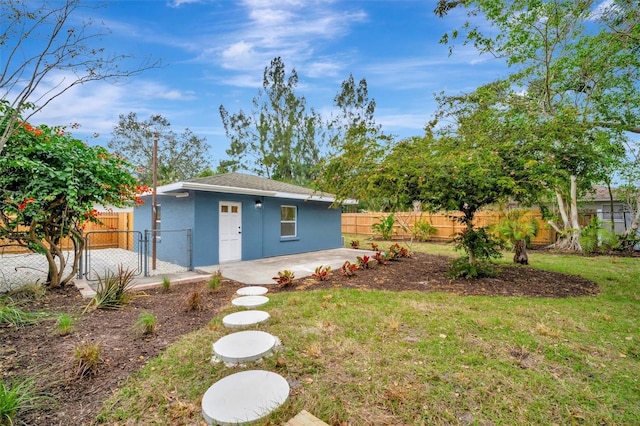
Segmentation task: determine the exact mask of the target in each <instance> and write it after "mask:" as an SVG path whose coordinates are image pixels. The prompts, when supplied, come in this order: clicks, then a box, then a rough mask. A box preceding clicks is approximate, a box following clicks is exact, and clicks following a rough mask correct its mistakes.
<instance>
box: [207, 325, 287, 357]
mask: <svg viewBox="0 0 640 426" xmlns="http://www.w3.org/2000/svg"><path fill="white" fill-rule="evenodd" d="M276 343H277V339H276V338H275V336H272V335H271V334H269V333H265V332H264V331H256V330H248V331H238V332H237V333H231V334H228V335H226V336H224V337H221V338H220V339H218V341H217V342H215V343H214V344H213V353H214V355H215V356H217V357H218V358H219V359H220V360H222V361H224V362H226V363H229V364H239V363H241V362H248V361H255V360H257V359H260V358H262V357H263V356H265V355H268V354H269V353H270V352H271V350H272V349H273V348H274V346H275V345H276Z"/></svg>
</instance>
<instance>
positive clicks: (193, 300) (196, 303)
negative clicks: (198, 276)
mask: <svg viewBox="0 0 640 426" xmlns="http://www.w3.org/2000/svg"><path fill="white" fill-rule="evenodd" d="M203 307H204V302H203V301H202V295H201V294H200V292H199V291H198V290H193V291H192V292H191V293H189V296H187V300H186V303H185V309H184V310H185V311H186V312H192V311H200V310H202V308H203Z"/></svg>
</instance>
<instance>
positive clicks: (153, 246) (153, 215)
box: [151, 133, 158, 271]
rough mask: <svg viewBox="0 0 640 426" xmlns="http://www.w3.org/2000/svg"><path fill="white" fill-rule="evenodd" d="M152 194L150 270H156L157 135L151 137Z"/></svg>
mask: <svg viewBox="0 0 640 426" xmlns="http://www.w3.org/2000/svg"><path fill="white" fill-rule="evenodd" d="M152 167H153V193H152V194H151V204H152V206H151V239H152V242H151V269H152V270H154V271H155V269H156V244H157V241H158V238H157V235H156V229H157V224H158V198H157V195H156V191H157V189H158V134H157V133H156V134H155V135H154V137H153V166H152Z"/></svg>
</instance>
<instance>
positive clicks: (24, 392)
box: [0, 380, 40, 425]
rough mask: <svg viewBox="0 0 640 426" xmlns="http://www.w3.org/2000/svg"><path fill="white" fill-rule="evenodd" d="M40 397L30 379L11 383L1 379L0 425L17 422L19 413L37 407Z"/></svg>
mask: <svg viewBox="0 0 640 426" xmlns="http://www.w3.org/2000/svg"><path fill="white" fill-rule="evenodd" d="M39 399H40V398H39V397H38V396H37V395H36V393H35V391H34V385H33V382H32V381H30V380H24V381H17V382H14V383H12V384H11V385H9V384H8V383H5V382H4V380H0V425H14V424H17V420H18V415H19V413H20V412H24V411H27V410H30V409H33V408H35V406H36V405H37V401H38V400H39Z"/></svg>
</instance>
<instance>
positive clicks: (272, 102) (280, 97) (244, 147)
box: [218, 57, 324, 185]
mask: <svg viewBox="0 0 640 426" xmlns="http://www.w3.org/2000/svg"><path fill="white" fill-rule="evenodd" d="M297 85H298V73H297V72H296V70H295V69H293V70H292V71H291V73H290V74H289V76H287V75H286V69H285V64H284V62H283V61H282V59H281V58H280V57H277V58H275V59H273V60H272V61H271V63H270V65H269V66H268V67H265V69H264V75H263V81H262V90H260V91H259V93H258V96H256V97H255V98H253V110H252V111H251V112H248V113H247V112H244V111H242V110H240V111H239V112H237V113H234V114H230V113H229V112H228V111H227V109H226V108H225V107H224V106H223V105H221V106H220V117H221V118H222V123H223V125H224V128H225V131H226V134H227V137H229V139H230V140H231V145H230V147H229V149H227V151H226V152H227V154H228V155H229V158H230V159H229V160H225V161H221V162H220V166H219V168H218V170H219V171H222V172H226V171H236V170H247V171H250V172H252V173H255V174H257V175H259V176H264V177H267V178H269V179H276V180H281V181H285V182H290V183H294V184H299V185H306V184H308V183H309V182H311V181H312V180H313V179H314V178H315V176H316V172H317V165H318V161H319V159H320V152H321V150H322V147H323V144H324V142H323V141H324V136H323V124H322V120H321V117H320V115H319V114H317V113H316V112H315V111H314V110H313V108H311V109H310V110H307V103H306V99H305V98H304V97H303V96H298V95H296V93H295V89H296V87H297Z"/></svg>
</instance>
